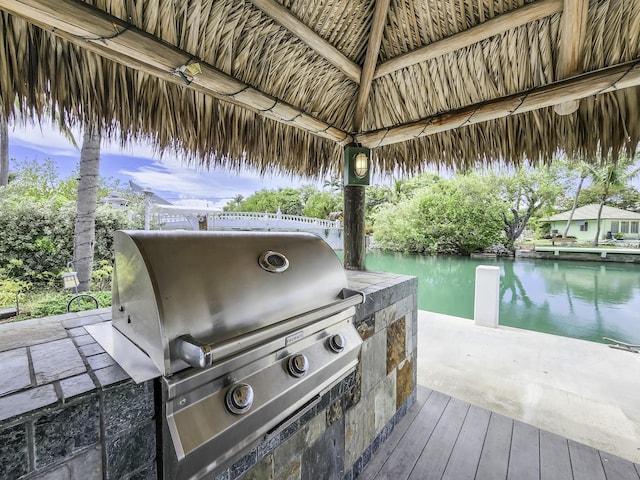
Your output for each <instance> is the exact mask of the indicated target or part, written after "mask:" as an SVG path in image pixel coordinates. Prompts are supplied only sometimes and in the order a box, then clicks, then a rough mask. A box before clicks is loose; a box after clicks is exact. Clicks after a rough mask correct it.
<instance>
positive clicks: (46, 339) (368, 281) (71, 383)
mask: <svg viewBox="0 0 640 480" xmlns="http://www.w3.org/2000/svg"><path fill="white" fill-rule="evenodd" d="M347 278H348V282H349V287H350V288H352V289H354V290H360V291H362V292H363V293H365V294H366V295H370V294H372V293H373V292H377V291H381V290H384V289H386V288H389V287H392V286H394V285H397V284H399V283H403V282H407V280H409V279H411V278H413V277H408V276H404V275H394V274H387V273H376V272H363V271H348V272H347ZM386 300H391V299H386ZM363 307H364V310H369V309H372V308H375V305H374V304H373V302H366V303H365V305H364V306H363ZM363 313H366V312H363ZM109 320H111V309H110V308H104V309H99V310H91V311H86V312H79V313H68V314H64V315H58V316H54V317H47V318H39V319H32V320H25V321H22V322H16V323H7V324H3V325H0V422H4V421H6V420H9V419H11V418H14V417H18V416H20V415H22V414H24V413H27V412H30V411H33V410H36V409H39V408H43V407H48V406H53V405H56V404H64V403H66V402H67V401H68V400H69V399H71V398H73V397H75V396H78V395H82V394H85V393H87V392H90V391H93V390H96V389H104V388H105V387H107V386H110V385H113V384H115V383H118V382H122V381H125V380H129V377H128V375H127V374H126V373H125V372H124V370H122V369H121V368H120V367H119V366H118V365H117V364H116V363H115V362H114V360H113V359H112V358H111V357H110V356H109V355H108V354H107V353H105V352H104V350H103V349H102V347H100V345H98V344H97V343H96V342H95V340H94V339H93V337H91V336H90V335H89V334H88V333H87V331H86V329H85V328H84V327H85V326H86V325H91V324H95V323H100V322H106V321H109Z"/></svg>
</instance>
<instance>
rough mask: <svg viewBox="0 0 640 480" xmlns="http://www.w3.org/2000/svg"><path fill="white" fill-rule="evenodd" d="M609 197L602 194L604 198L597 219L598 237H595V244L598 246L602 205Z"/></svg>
mask: <svg viewBox="0 0 640 480" xmlns="http://www.w3.org/2000/svg"><path fill="white" fill-rule="evenodd" d="M606 199H607V195H606V194H605V195H603V196H602V200H600V208H599V209H598V219H597V220H596V238H594V239H593V246H594V247H597V246H598V241H599V239H600V217H601V216H602V207H604V202H605V200H606Z"/></svg>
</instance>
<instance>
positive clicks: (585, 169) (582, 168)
mask: <svg viewBox="0 0 640 480" xmlns="http://www.w3.org/2000/svg"><path fill="white" fill-rule="evenodd" d="M579 168H580V182H579V183H578V189H577V191H576V198H574V199H573V207H572V208H571V213H570V214H569V220H567V227H566V228H565V229H564V233H563V234H562V236H563V237H564V238H567V235H569V227H570V226H571V221H572V220H573V214H574V213H575V211H576V208H577V207H578V197H579V196H580V191H581V190H582V185H583V184H584V180H585V178H587V175H589V169H588V167H587V164H586V163H584V161H580V167H579Z"/></svg>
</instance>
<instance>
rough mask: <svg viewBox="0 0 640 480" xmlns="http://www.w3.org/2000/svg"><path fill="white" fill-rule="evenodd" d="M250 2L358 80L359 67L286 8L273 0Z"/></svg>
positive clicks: (353, 79)
mask: <svg viewBox="0 0 640 480" xmlns="http://www.w3.org/2000/svg"><path fill="white" fill-rule="evenodd" d="M251 3H253V4H254V5H255V6H256V7H258V8H259V9H260V10H262V11H263V12H264V13H266V14H267V15H268V16H270V17H271V18H273V19H274V20H275V21H276V22H278V23H279V24H280V25H282V26H283V27H284V28H286V29H287V30H289V31H290V32H291V33H292V34H294V35H295V36H296V37H298V38H299V39H300V40H302V42H304V43H305V44H306V45H307V46H308V47H309V48H311V49H312V50H313V51H314V52H316V53H317V54H318V55H319V56H321V57H322V58H324V59H325V60H327V61H328V62H329V63H331V64H332V65H334V66H335V67H337V68H338V69H339V70H340V71H342V73H344V74H345V75H346V76H347V77H349V79H351V80H352V81H354V82H355V83H358V82H360V67H359V66H358V65H357V64H356V63H355V62H352V61H351V60H349V58H347V57H346V56H345V55H344V54H343V53H342V52H341V51H340V50H338V49H337V48H336V47H334V46H333V45H331V44H330V43H329V42H327V41H326V40H325V39H323V38H322V37H321V36H320V35H318V34H317V33H316V32H314V31H313V30H312V29H311V28H309V27H308V26H307V25H305V24H304V23H303V22H302V21H300V19H298V18H297V17H296V16H295V15H293V14H292V13H291V12H290V11H289V10H288V9H287V8H285V7H283V6H282V5H280V4H279V3H277V2H275V1H274V0H251Z"/></svg>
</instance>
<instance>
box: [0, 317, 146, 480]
mask: <svg viewBox="0 0 640 480" xmlns="http://www.w3.org/2000/svg"><path fill="white" fill-rule="evenodd" d="M97 312H98V313H97V314H96V313H95V312H93V313H91V314H90V315H86V314H85V315H80V314H68V315H63V316H59V317H51V318H48V319H39V320H34V321H31V320H30V321H26V322H21V323H20V324H13V325H2V326H0V337H5V335H6V337H9V338H11V339H12V340H13V345H12V344H11V343H9V342H6V341H5V342H3V343H1V344H0V349H3V350H4V351H0V379H1V380H0V478H2V479H18V478H19V479H38V480H67V479H68V480H72V479H82V480H94V479H95V480H98V479H103V478H104V479H114V480H115V479H118V480H121V479H134V478H135V479H147V478H149V479H151V478H156V467H155V458H156V447H155V445H156V444H155V440H156V429H155V412H154V402H153V398H154V387H153V382H147V383H144V384H140V385H136V384H135V383H133V381H132V380H130V379H129V378H128V377H127V375H126V374H125V373H124V371H123V370H121V369H120V367H118V366H117V365H116V364H115V363H114V362H113V360H111V358H110V357H109V356H108V355H107V354H106V353H104V351H103V350H102V348H101V347H100V346H99V345H98V344H96V343H95V342H94V341H93V338H91V336H89V335H88V334H87V332H86V330H85V329H84V327H83V325H85V324H90V323H96V322H102V321H105V320H108V319H110V318H111V313H110V311H109V310H99V311H97ZM21 332H22V335H21V334H20V333H21ZM6 337H5V338H6ZM11 347H16V348H11Z"/></svg>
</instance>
